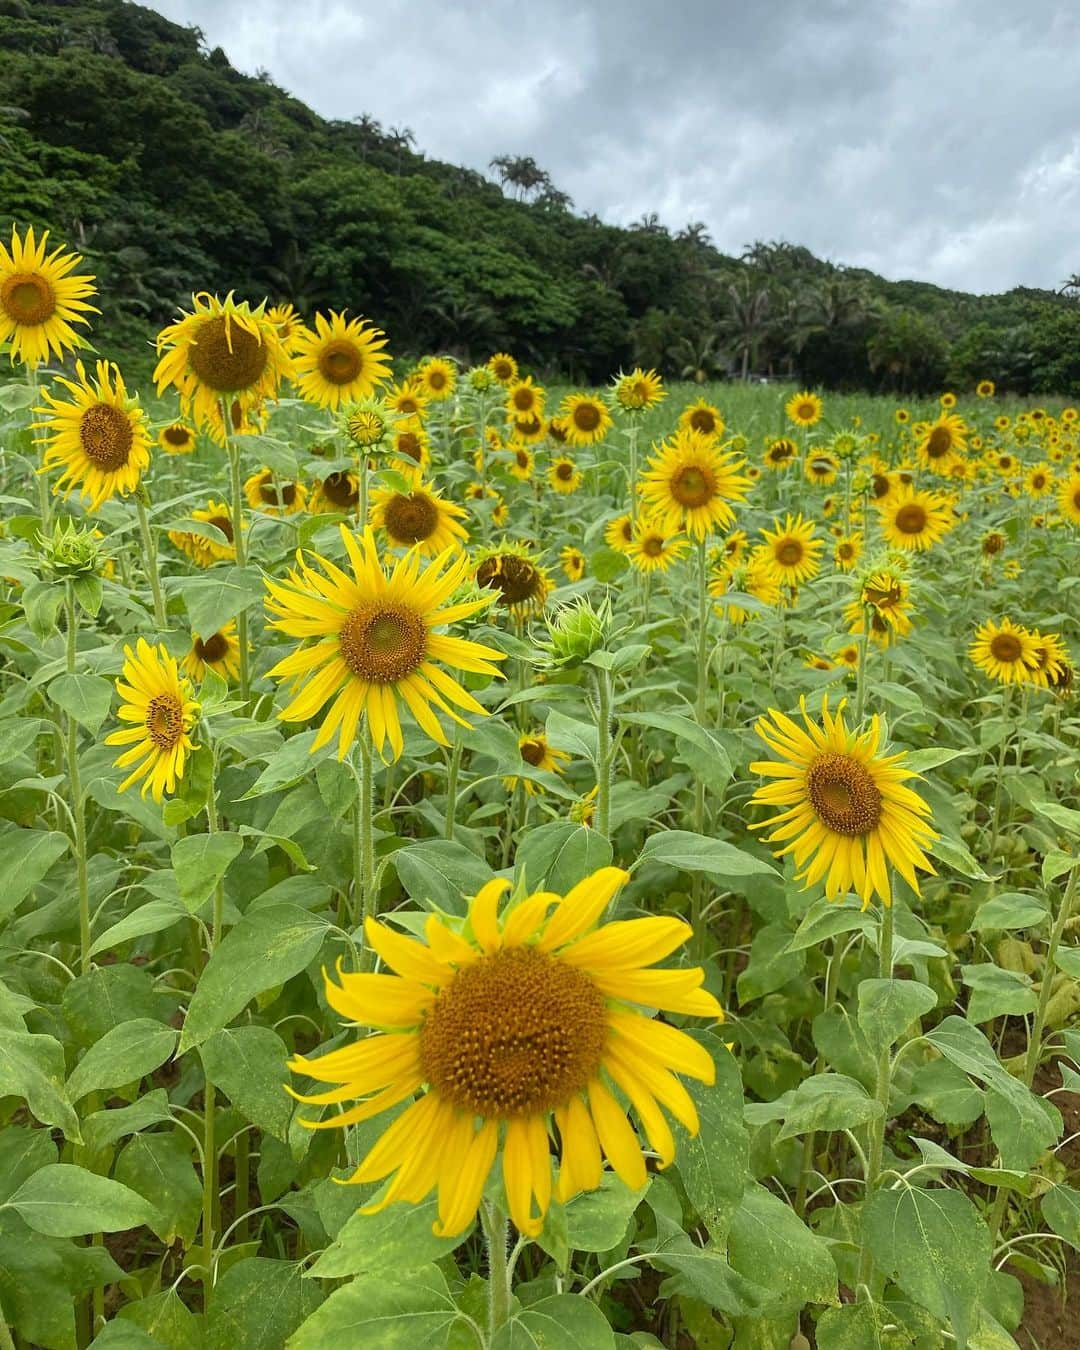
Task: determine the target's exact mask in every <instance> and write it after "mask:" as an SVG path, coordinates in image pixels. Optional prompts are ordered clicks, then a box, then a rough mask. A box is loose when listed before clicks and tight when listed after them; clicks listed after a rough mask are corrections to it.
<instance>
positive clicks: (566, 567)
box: [559, 544, 586, 581]
mask: <svg viewBox="0 0 1080 1350" xmlns="http://www.w3.org/2000/svg"><path fill="white" fill-rule="evenodd" d="M559 562H561V563H562V570H563V571H564V572H565V573H566V577H567V580H568V581H580V580H581V578H582V577H583V576H584V575H585V568H586V562H585V554H584V553H582V551H581V549H579V548H575V547H574V546H573V544H567V546H566V547H565V548H564V549H561V550H560V551H559Z"/></svg>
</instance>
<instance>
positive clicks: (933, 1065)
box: [908, 1059, 985, 1126]
mask: <svg viewBox="0 0 1080 1350" xmlns="http://www.w3.org/2000/svg"><path fill="white" fill-rule="evenodd" d="M908 1091H909V1093H910V1095H911V1097H912V1099H913V1100H914V1101H916V1102H918V1104H919V1105H920V1106H921V1107H922V1108H923V1110H924V1111H927V1112H929V1114H930V1115H931V1116H933V1118H934V1119H935V1120H939V1121H940V1122H941V1123H942V1124H943V1125H953V1126H964V1125H971V1124H973V1123H974V1122H975V1121H976V1120H978V1118H979V1117H980V1116H981V1115H982V1113H983V1107H984V1105H985V1099H984V1097H983V1093H982V1091H981V1090H980V1089H979V1088H977V1087H973V1086H972V1084H971V1082H970V1080H969V1079H968V1077H967V1075H966V1074H964V1073H961V1071H960V1070H959V1069H958V1068H957V1067H956V1065H955V1064H950V1063H949V1061H948V1060H947V1059H933V1060H931V1061H930V1062H929V1064H920V1065H919V1067H918V1068H917V1069H916V1070H915V1072H914V1073H913V1074H912V1076H911V1083H910V1085H909V1088H908Z"/></svg>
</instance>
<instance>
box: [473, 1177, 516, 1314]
mask: <svg viewBox="0 0 1080 1350" xmlns="http://www.w3.org/2000/svg"><path fill="white" fill-rule="evenodd" d="M480 1222H481V1226H482V1227H483V1230H484V1245H485V1246H486V1248H487V1258H488V1335H489V1336H490V1338H491V1339H492V1340H494V1339H495V1334H496V1332H497V1331H499V1329H500V1328H501V1327H503V1326H505V1325H506V1322H507V1320H508V1318H509V1316H510V1280H509V1272H508V1270H507V1264H506V1248H507V1240H508V1238H509V1224H508V1223H507V1221H506V1219H505V1218H504V1217H503V1216H502V1214H500V1213H499V1212H498V1210H497V1209H496V1208H495V1206H494V1205H490V1204H489V1203H488V1202H487V1201H486V1200H481V1202H480Z"/></svg>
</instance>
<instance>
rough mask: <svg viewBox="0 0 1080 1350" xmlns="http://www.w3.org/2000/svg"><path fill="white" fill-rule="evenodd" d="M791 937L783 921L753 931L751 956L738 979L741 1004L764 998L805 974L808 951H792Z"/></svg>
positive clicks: (737, 989)
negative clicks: (804, 968) (803, 971)
mask: <svg viewBox="0 0 1080 1350" xmlns="http://www.w3.org/2000/svg"><path fill="white" fill-rule="evenodd" d="M790 937H791V933H790V931H789V929H788V928H787V925H786V924H782V923H769V924H766V925H765V927H764V928H759V929H758V931H757V932H756V933H755V934H754V940H753V942H752V943H751V944H750V959H749V961H748V962H747V963H746V966H745V968H744V969H743V970H741V971H740V972H739V978H738V980H737V981H736V982H735V988H736V991H737V993H738V996H739V1002H740V1003H749V1002H750V1001H751V1000H752V999H755V998H764V997H765V995H766V994H771V993H773V992H774V991H775V990H777V989H781V988H783V986H784V985H785V984H787V982H788V981H789V980H793V979H795V978H796V977H797V976H798V975H800V974H801V973H802V970H803V967H804V966H805V965H806V954H805V953H804V952H802V951H797V952H793V951H791V950H790V942H789V939H790Z"/></svg>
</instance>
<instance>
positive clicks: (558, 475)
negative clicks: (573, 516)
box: [547, 455, 585, 497]
mask: <svg viewBox="0 0 1080 1350" xmlns="http://www.w3.org/2000/svg"><path fill="white" fill-rule="evenodd" d="M547 480H548V483H549V484H550V486H551V487H552V489H553V490H554V491H555V492H557V493H559V494H560V496H563V497H568V496H569V495H570V494H571V493H572V492H576V491H577V490H578V488H579V487H580V486H581V485H582V483H583V482H584V481H585V475H584V474H583V473H582V472H581V470H580V469H579V468H578V467H577V465H576V464H575V463H574V461H573V460H572V459H570V458H569V456H567V455H560V456H559V458H558V459H554V460H552V461H551V463H550V464H549V465H548V471H547Z"/></svg>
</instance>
